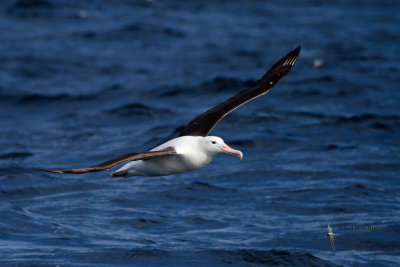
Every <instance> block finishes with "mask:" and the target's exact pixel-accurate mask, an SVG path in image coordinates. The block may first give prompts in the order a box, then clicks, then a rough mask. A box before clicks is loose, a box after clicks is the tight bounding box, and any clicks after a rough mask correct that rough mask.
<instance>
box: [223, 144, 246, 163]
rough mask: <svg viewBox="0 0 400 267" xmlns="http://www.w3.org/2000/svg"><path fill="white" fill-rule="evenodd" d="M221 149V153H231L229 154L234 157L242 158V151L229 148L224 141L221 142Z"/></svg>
mask: <svg viewBox="0 0 400 267" xmlns="http://www.w3.org/2000/svg"><path fill="white" fill-rule="evenodd" d="M221 150H222V153H225V154H228V155H231V156H235V157H237V158H239V159H242V158H243V153H242V151H239V150H236V149H233V148H230V147H229V146H228V145H227V144H225V143H223V144H222V148H221Z"/></svg>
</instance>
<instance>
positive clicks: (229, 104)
mask: <svg viewBox="0 0 400 267" xmlns="http://www.w3.org/2000/svg"><path fill="white" fill-rule="evenodd" d="M299 53H300V46H298V47H296V49H294V50H293V51H291V52H290V53H289V54H287V55H286V56H285V57H283V58H282V59H281V60H279V61H278V62H277V63H276V64H275V65H274V66H273V67H272V68H271V69H270V70H269V71H268V72H267V73H266V74H265V75H264V76H263V77H262V78H261V79H260V80H258V81H257V83H256V85H255V86H253V87H250V88H248V89H246V90H244V91H242V92H240V93H238V94H237V95H235V96H233V97H231V98H230V99H228V100H226V101H225V102H223V103H221V104H219V105H218V106H216V107H214V108H212V109H210V110H208V111H206V112H204V113H203V114H201V115H199V116H197V117H196V118H195V119H193V120H192V121H191V122H190V123H189V124H188V125H187V126H186V127H185V128H184V129H183V130H182V131H181V133H180V135H179V136H184V135H192V136H207V135H208V134H209V133H210V132H211V130H212V129H213V128H214V126H215V125H216V124H217V123H218V122H219V121H220V120H221V119H222V118H223V117H225V116H226V115H227V114H228V113H229V112H231V111H232V110H234V109H236V108H238V107H240V106H241V105H243V104H245V103H247V102H249V101H250V100H252V99H254V98H256V97H259V96H260V95H263V94H265V93H267V92H268V91H269V89H271V88H272V87H274V85H275V84H276V83H278V82H279V81H280V80H281V79H282V78H283V77H285V75H286V74H288V73H289V71H290V69H291V68H292V67H293V65H294V63H295V62H296V60H297V58H298V57H299Z"/></svg>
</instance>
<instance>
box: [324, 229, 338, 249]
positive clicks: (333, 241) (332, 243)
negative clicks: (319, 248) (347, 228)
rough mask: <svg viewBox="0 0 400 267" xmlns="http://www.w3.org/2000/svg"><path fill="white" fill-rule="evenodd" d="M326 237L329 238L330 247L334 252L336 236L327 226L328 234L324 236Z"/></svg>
mask: <svg viewBox="0 0 400 267" xmlns="http://www.w3.org/2000/svg"><path fill="white" fill-rule="evenodd" d="M326 236H327V237H329V239H330V241H331V246H332V250H333V251H334V250H335V236H337V234H335V233H333V231H332V228H331V225H330V224H328V233H327V234H326Z"/></svg>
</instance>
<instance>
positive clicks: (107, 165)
mask: <svg viewBox="0 0 400 267" xmlns="http://www.w3.org/2000/svg"><path fill="white" fill-rule="evenodd" d="M172 154H176V151H175V149H174V148H173V147H167V148H165V149H163V150H159V151H149V152H140V153H128V154H124V155H121V156H119V157H116V158H114V159H110V160H108V161H105V162H103V163H100V164H97V165H94V166H91V167H88V168H81V169H70V170H49V169H43V168H34V169H36V170H40V171H46V172H54V173H73V174H79V173H87V172H98V171H104V170H109V169H111V168H113V167H115V166H117V165H119V164H121V163H124V162H127V161H134V160H144V159H149V158H153V157H161V156H165V155H172Z"/></svg>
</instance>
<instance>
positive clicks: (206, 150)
mask: <svg viewBox="0 0 400 267" xmlns="http://www.w3.org/2000/svg"><path fill="white" fill-rule="evenodd" d="M167 147H173V148H174V149H175V151H176V154H173V155H164V156H158V157H154V158H149V159H146V160H137V161H131V162H129V163H127V164H125V165H124V166H122V167H121V168H120V169H118V170H117V171H115V172H113V173H112V174H111V175H112V176H124V177H128V176H164V175H169V174H174V173H180V172H187V171H192V170H196V169H199V168H202V167H204V166H206V165H208V164H209V163H210V162H211V160H212V159H213V158H214V157H215V156H217V155H218V154H221V153H226V154H230V155H234V156H237V157H238V158H240V159H241V158H242V157H243V155H242V152H240V151H238V150H234V149H231V148H230V147H228V146H227V145H226V144H225V143H224V141H223V140H222V139H221V138H219V137H216V136H207V137H201V136H181V137H178V138H175V139H172V140H169V141H168V142H165V143H163V144H161V145H159V146H157V147H155V148H153V149H152V150H151V151H158V150H162V149H165V148H167Z"/></svg>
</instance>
